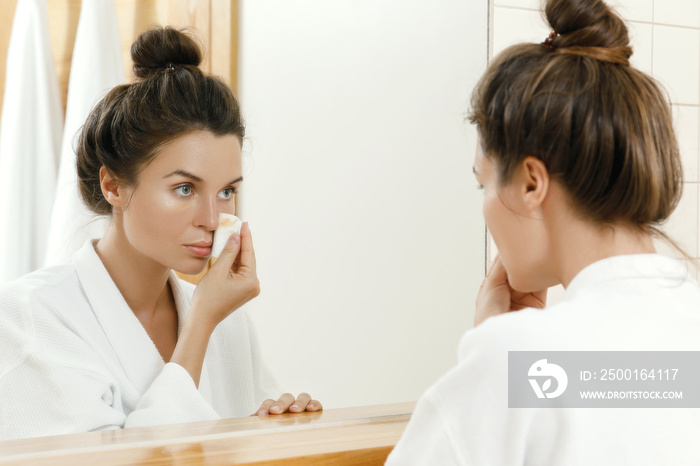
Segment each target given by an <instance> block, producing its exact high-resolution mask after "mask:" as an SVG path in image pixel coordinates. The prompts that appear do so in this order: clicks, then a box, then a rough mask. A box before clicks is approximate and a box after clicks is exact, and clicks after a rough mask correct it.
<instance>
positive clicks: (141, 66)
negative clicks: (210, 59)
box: [131, 26, 202, 78]
mask: <svg viewBox="0 0 700 466" xmlns="http://www.w3.org/2000/svg"><path fill="white" fill-rule="evenodd" d="M131 59H132V60H133V62H134V74H135V75H136V77H138V78H147V77H148V76H150V75H153V74H158V73H160V72H161V71H162V70H163V69H165V68H167V67H169V66H187V65H190V66H195V67H196V66H199V64H200V63H201V62H202V52H201V49H200V47H199V45H197V42H195V40H194V39H193V38H192V37H190V36H189V35H187V34H185V33H184V32H182V31H178V30H177V29H175V28H172V27H170V26H165V27H160V28H156V29H151V30H149V31H146V32H144V33H143V34H141V35H140V36H139V37H138V38H137V39H136V41H135V42H134V44H133V45H132V46H131Z"/></svg>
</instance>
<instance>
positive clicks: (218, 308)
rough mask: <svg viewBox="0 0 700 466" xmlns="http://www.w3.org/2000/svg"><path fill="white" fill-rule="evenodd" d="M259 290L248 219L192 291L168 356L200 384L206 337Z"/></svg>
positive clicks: (207, 339) (258, 292)
mask: <svg viewBox="0 0 700 466" xmlns="http://www.w3.org/2000/svg"><path fill="white" fill-rule="evenodd" d="M258 294H260V284H259V282H258V276H257V275H256V272H255V251H253V238H252V237H251V235H250V228H248V223H244V224H243V226H242V227H241V235H240V237H239V236H238V235H236V234H235V233H234V234H233V235H231V237H230V238H229V240H228V242H227V243H226V246H225V247H224V250H223V252H222V253H221V256H219V260H217V261H216V262H215V263H214V264H212V266H211V268H210V269H209V271H208V272H207V273H206V274H205V275H204V277H202V280H200V282H199V285H197V288H195V290H194V294H193V295H192V306H191V307H190V312H189V314H188V315H187V319H185V324H184V325H183V327H182V331H181V332H180V335H179V336H178V339H177V345H175V351H173V355H172V357H171V358H170V361H171V362H174V363H177V364H179V365H180V366H182V367H183V368H185V370H186V371H187V372H189V374H190V376H191V377H192V380H193V381H194V383H195V385H197V386H199V377H200V376H201V374H202V365H203V364H204V356H205V354H206V352H207V346H208V345H209V338H211V334H212V332H213V331H214V329H215V328H216V326H217V325H219V323H220V322H221V321H222V320H224V319H225V318H226V317H228V316H229V315H230V314H231V313H232V312H233V311H235V310H236V309H238V308H239V307H241V306H242V305H244V304H245V303H247V302H248V301H250V300H251V299H253V298H255V297H256V296H257V295H258Z"/></svg>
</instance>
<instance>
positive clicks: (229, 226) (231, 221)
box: [211, 214, 243, 257]
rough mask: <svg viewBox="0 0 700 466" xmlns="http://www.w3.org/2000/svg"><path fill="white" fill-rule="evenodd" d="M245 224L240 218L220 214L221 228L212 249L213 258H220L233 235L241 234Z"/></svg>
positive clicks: (215, 234) (217, 231) (216, 234)
mask: <svg viewBox="0 0 700 466" xmlns="http://www.w3.org/2000/svg"><path fill="white" fill-rule="evenodd" d="M242 225H243V222H242V221H241V219H240V218H238V217H236V216H235V215H231V214H219V228H217V229H216V232H215V233H214V244H212V247H211V256H212V257H219V256H220V255H221V251H223V250H224V246H226V241H228V239H229V237H230V236H231V235H232V234H233V233H237V234H239V235H240V234H241V226H242Z"/></svg>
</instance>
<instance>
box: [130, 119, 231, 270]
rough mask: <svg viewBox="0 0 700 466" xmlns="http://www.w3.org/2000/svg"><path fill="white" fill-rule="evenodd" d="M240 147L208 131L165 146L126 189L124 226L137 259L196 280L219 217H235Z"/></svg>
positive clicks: (191, 134) (207, 257)
mask: <svg viewBox="0 0 700 466" xmlns="http://www.w3.org/2000/svg"><path fill="white" fill-rule="evenodd" d="M241 170H242V168H241V142H240V140H239V138H238V137H237V136H235V135H226V136H216V135H214V134H212V133H210V132H207V131H197V132H193V133H188V134H186V135H183V136H181V137H179V138H177V139H176V140H174V141H172V142H170V143H169V144H167V145H166V146H164V147H163V148H161V149H160V150H159V152H158V155H156V157H155V158H154V159H153V160H152V161H151V162H150V163H149V164H148V165H146V166H145V167H144V168H143V170H142V171H141V173H140V174H139V177H138V182H137V184H136V186H134V187H130V188H125V191H126V192H125V193H126V199H128V200H127V205H126V207H125V208H124V209H123V212H122V216H123V225H124V232H125V235H126V238H127V241H128V242H129V243H130V244H131V246H132V247H133V248H134V249H135V250H136V251H138V252H139V253H140V254H141V255H143V256H145V257H147V258H149V259H151V260H153V261H155V262H157V263H159V264H162V265H163V266H165V267H167V268H171V269H174V270H176V271H178V272H182V273H186V274H197V273H199V272H201V271H202V270H203V269H204V266H205V265H206V263H207V260H208V259H209V255H210V254H211V244H212V241H213V234H214V230H216V228H217V226H218V216H219V213H227V214H233V213H234V212H235V193H236V190H237V188H238V187H239V186H240V184H241V182H242V180H243V177H242V176H241Z"/></svg>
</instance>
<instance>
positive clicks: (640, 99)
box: [469, 0, 683, 232]
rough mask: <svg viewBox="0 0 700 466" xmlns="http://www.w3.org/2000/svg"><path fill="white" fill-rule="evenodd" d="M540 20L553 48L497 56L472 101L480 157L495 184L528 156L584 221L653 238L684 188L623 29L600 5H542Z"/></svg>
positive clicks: (664, 121)
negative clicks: (490, 164) (495, 174)
mask: <svg viewBox="0 0 700 466" xmlns="http://www.w3.org/2000/svg"><path fill="white" fill-rule="evenodd" d="M545 14H546V17H547V20H548V22H549V24H550V25H551V26H552V29H553V30H554V34H553V35H552V36H550V37H551V39H550V41H547V44H518V45H514V46H512V47H510V48H508V49H506V50H505V51H503V52H502V53H501V54H500V55H498V57H496V58H495V60H494V61H493V62H492V63H491V64H490V66H489V67H488V69H487V71H486V73H485V74H484V75H483V77H482V78H481V80H480V82H479V84H478V85H477V87H476V88H475V90H474V92H473V94H472V103H471V113H470V115H469V120H470V121H471V122H472V123H475V124H476V125H477V128H478V132H479V136H480V140H481V144H482V147H483V150H484V154H485V155H486V156H487V157H489V159H491V160H493V161H495V162H496V165H497V166H498V167H499V180H500V182H501V183H506V182H508V180H509V178H510V176H511V175H512V174H513V172H514V170H515V169H516V167H517V166H518V165H519V164H520V163H521V162H522V161H523V159H524V158H525V157H527V156H534V157H537V158H538V159H540V160H541V161H542V162H543V163H544V164H545V166H546V167H547V170H548V171H549V173H550V176H552V177H553V179H556V180H557V181H558V182H559V183H560V184H561V185H562V186H563V187H564V188H565V189H566V190H567V192H568V193H569V195H570V198H571V201H572V202H573V204H574V205H575V207H576V208H577V209H578V210H579V212H580V213H581V214H583V216H584V217H585V218H589V219H591V220H593V221H595V222H599V223H606V224H607V223H613V222H623V223H626V224H629V225H632V226H635V227H637V228H641V229H643V230H647V231H655V232H656V231H657V229H656V227H655V226H656V225H658V224H659V223H660V222H662V221H664V220H665V219H667V218H668V217H669V216H670V215H671V213H672V212H673V210H674V209H675V207H676V205H677V204H678V201H679V199H680V196H681V192H682V181H683V175H682V169H681V162H680V155H679V151H678V144H677V141H676V138H675V135H674V131H673V123H672V118H671V112H670V109H669V106H668V104H667V103H666V96H665V94H664V92H662V90H661V88H660V86H659V85H657V83H656V82H655V81H654V80H653V79H652V78H651V77H649V76H648V75H646V74H645V73H643V72H641V71H639V70H637V69H635V68H633V67H631V66H630V64H629V58H630V56H631V55H632V48H631V47H630V46H629V37H628V35H627V27H626V26H625V24H624V22H623V21H622V19H621V18H620V17H619V16H617V15H616V14H615V13H614V12H613V11H612V10H611V9H610V8H609V7H608V5H606V4H605V3H604V2H603V1H601V0H549V1H547V2H546V6H545ZM543 39H544V38H543Z"/></svg>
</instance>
